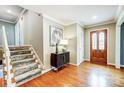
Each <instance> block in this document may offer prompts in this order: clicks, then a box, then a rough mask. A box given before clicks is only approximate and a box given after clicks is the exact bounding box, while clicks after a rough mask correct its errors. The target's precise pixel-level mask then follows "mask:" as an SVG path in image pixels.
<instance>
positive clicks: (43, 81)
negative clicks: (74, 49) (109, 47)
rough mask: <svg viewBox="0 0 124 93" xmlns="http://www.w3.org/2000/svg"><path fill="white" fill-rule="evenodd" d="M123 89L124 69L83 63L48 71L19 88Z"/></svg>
mask: <svg viewBox="0 0 124 93" xmlns="http://www.w3.org/2000/svg"><path fill="white" fill-rule="evenodd" d="M95 86H98V87H104V86H105V87H107V86H108V87H111V86H112V87H115V86H118V87H124V69H121V70H118V69H115V68H114V67H112V66H101V65H97V64H93V63H89V62H83V63H82V64H81V65H80V66H79V67H75V66H72V65H68V66H66V67H64V68H63V69H61V70H60V71H58V72H53V71H50V72H48V73H46V74H44V75H42V76H40V77H38V78H36V79H33V80H31V81H29V82H27V83H25V84H23V85H21V86H20V87H95Z"/></svg>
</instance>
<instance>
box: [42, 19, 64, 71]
mask: <svg viewBox="0 0 124 93" xmlns="http://www.w3.org/2000/svg"><path fill="white" fill-rule="evenodd" d="M50 26H56V27H59V28H61V29H63V28H64V27H63V26H62V25H60V24H58V23H56V22H54V21H51V20H49V19H47V18H43V62H44V66H45V68H46V69H50V68H51V66H50V55H51V53H55V47H52V46H50V42H49V41H50Z"/></svg>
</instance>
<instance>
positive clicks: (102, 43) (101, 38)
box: [99, 32, 105, 50]
mask: <svg viewBox="0 0 124 93" xmlns="http://www.w3.org/2000/svg"><path fill="white" fill-rule="evenodd" d="M104 40H105V35H104V32H100V33H99V49H100V50H104V46H105V45H104V43H105V42H104Z"/></svg>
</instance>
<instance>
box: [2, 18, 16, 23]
mask: <svg viewBox="0 0 124 93" xmlns="http://www.w3.org/2000/svg"><path fill="white" fill-rule="evenodd" d="M0 21H2V22H7V23H11V24H15V22H11V21H7V20H4V19H0Z"/></svg>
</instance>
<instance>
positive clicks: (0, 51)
mask: <svg viewBox="0 0 124 93" xmlns="http://www.w3.org/2000/svg"><path fill="white" fill-rule="evenodd" d="M2 57H3V53H2V48H0V59H2Z"/></svg>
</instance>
